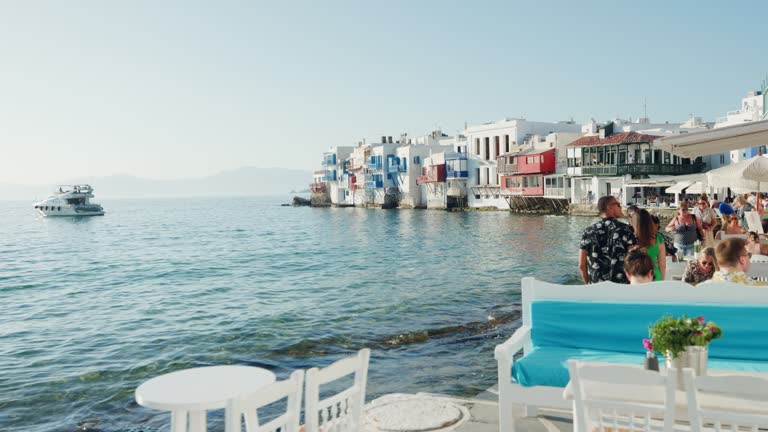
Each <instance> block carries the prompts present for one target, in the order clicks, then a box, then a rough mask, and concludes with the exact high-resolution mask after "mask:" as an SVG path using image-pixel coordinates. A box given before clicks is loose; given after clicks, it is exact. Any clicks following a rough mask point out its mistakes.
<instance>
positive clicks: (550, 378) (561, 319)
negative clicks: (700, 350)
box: [512, 293, 768, 387]
mask: <svg viewBox="0 0 768 432" xmlns="http://www.w3.org/2000/svg"><path fill="white" fill-rule="evenodd" d="M724 297H725V298H727V295H726V294H725V293H724ZM682 314H686V315H688V316H689V317H697V316H704V317H705V318H706V319H707V321H715V322H716V323H717V324H718V325H719V326H720V327H721V328H722V329H723V338H722V339H718V340H715V341H713V342H712V343H711V344H710V346H709V368H710V369H724V370H740V371H757V372H768V325H766V321H768V307H766V306H742V305H727V304H725V305H685V304H660V303H654V304H650V303H649V304H645V303H601V302H576V301H536V302H533V303H532V304H531V340H532V343H533V351H531V352H529V353H526V355H525V356H524V357H523V358H521V359H520V360H518V361H516V362H514V363H513V366H512V377H513V379H514V380H515V381H516V382H517V383H518V384H521V385H523V386H539V385H544V386H553V387H565V386H566V385H567V384H568V381H569V379H570V378H569V376H568V366H567V361H568V359H571V358H574V359H579V360H587V361H602V362H614V363H630V364H642V361H643V356H644V352H645V350H644V348H643V344H642V340H643V338H646V337H648V326H649V325H650V324H652V323H653V322H655V321H656V320H658V319H659V318H661V317H662V316H664V315H673V316H680V315H682Z"/></svg>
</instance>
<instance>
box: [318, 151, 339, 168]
mask: <svg viewBox="0 0 768 432" xmlns="http://www.w3.org/2000/svg"><path fill="white" fill-rule="evenodd" d="M320 165H322V166H328V165H336V153H326V154H324V155H323V161H322V162H321V163H320Z"/></svg>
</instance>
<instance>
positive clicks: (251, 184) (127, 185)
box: [0, 167, 312, 200]
mask: <svg viewBox="0 0 768 432" xmlns="http://www.w3.org/2000/svg"><path fill="white" fill-rule="evenodd" d="M311 182H312V173H311V172H310V171H303V170H296V169H287V168H256V167H243V168H238V169H236V170H232V171H223V172H220V173H217V174H214V175H211V176H208V177H200V178H187V179H177V180H153V179H147V178H141V177H136V176H133V175H129V174H116V175H111V176H104V177H81V178H73V179H65V180H62V181H61V182H59V183H57V184H80V183H87V184H90V185H91V186H93V189H94V195H96V198H97V199H98V198H148V197H191V196H258V195H286V194H289V193H291V192H294V191H295V192H299V191H305V190H306V189H307V188H308V187H309V183H311ZM55 186H56V185H55V184H44V185H11V184H0V197H2V198H0V199H4V200H34V199H41V198H44V197H45V196H47V195H48V194H50V193H51V192H52V191H53V190H54V187H55Z"/></svg>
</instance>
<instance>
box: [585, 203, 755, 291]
mask: <svg viewBox="0 0 768 432" xmlns="http://www.w3.org/2000/svg"><path fill="white" fill-rule="evenodd" d="M752 202H754V203H755V204H756V203H757V197H755V196H754V195H747V196H738V197H736V199H735V200H730V199H726V200H723V201H722V202H718V201H714V202H712V203H711V204H710V201H709V197H708V196H707V195H705V194H703V195H701V196H699V197H698V199H697V200H696V203H695V204H696V208H695V209H694V211H693V212H691V211H689V208H688V205H687V202H686V201H682V202H681V204H680V206H679V207H678V209H677V212H676V215H675V217H674V218H673V219H672V220H671V221H670V222H669V223H668V224H667V225H666V227H665V228H664V231H666V232H667V233H669V234H670V235H671V236H672V238H669V237H667V236H666V235H665V234H664V233H663V232H662V231H661V230H660V227H659V219H658V218H657V217H656V216H654V215H651V214H650V213H649V212H648V211H647V210H645V209H642V208H638V207H636V206H629V207H628V208H627V217H628V218H629V224H627V223H624V222H623V221H622V220H621V219H622V218H623V217H624V214H623V211H622V207H621V203H620V202H619V201H618V200H617V199H616V197H614V196H611V195H609V196H604V197H601V198H600V199H599V200H598V202H597V209H598V211H599V213H600V220H599V221H597V222H595V223H594V224H592V225H590V226H589V227H587V228H586V229H585V230H584V234H583V236H582V239H581V244H580V252H579V272H580V274H581V277H582V279H583V280H584V283H587V284H590V283H597V282H602V281H612V282H617V283H629V284H637V283H646V282H651V281H658V280H664V279H665V277H666V263H667V256H670V257H672V259H673V260H676V259H677V258H678V257H684V256H688V257H693V254H694V245H695V244H697V242H698V244H700V245H702V250H701V251H700V252H699V253H698V256H697V257H696V259H690V260H689V261H688V262H687V264H686V267H685V271H684V274H683V276H682V278H683V280H684V281H685V282H688V283H692V284H699V283H704V282H707V281H728V282H737V283H743V284H749V285H763V283H761V282H757V281H755V280H753V279H752V278H750V277H749V276H747V274H746V272H747V271H748V270H749V266H750V258H751V256H752V255H753V254H763V252H765V251H766V245H762V244H761V243H760V236H759V235H758V234H757V233H756V232H754V231H752V232H747V230H746V228H745V226H746V221H745V219H744V214H745V213H746V212H749V211H753V210H756V209H757V207H756V205H755V204H752ZM732 203H733V204H732ZM715 209H717V210H718V211H715ZM761 210H762V209H761ZM718 212H719V213H720V216H718ZM720 217H722V221H721V220H720ZM716 231H717V232H724V233H725V234H745V233H746V234H747V235H746V239H745V238H742V237H728V238H724V239H723V240H720V241H719V242H718V243H717V245H715V232H716Z"/></svg>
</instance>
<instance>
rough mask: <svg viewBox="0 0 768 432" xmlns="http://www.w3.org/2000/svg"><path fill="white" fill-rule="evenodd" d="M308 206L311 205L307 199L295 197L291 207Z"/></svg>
mask: <svg viewBox="0 0 768 432" xmlns="http://www.w3.org/2000/svg"><path fill="white" fill-rule="evenodd" d="M310 204H311V202H310V201H309V200H308V199H306V198H302V197H297V196H295V197H293V206H294V207H302V206H308V205H310Z"/></svg>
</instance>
